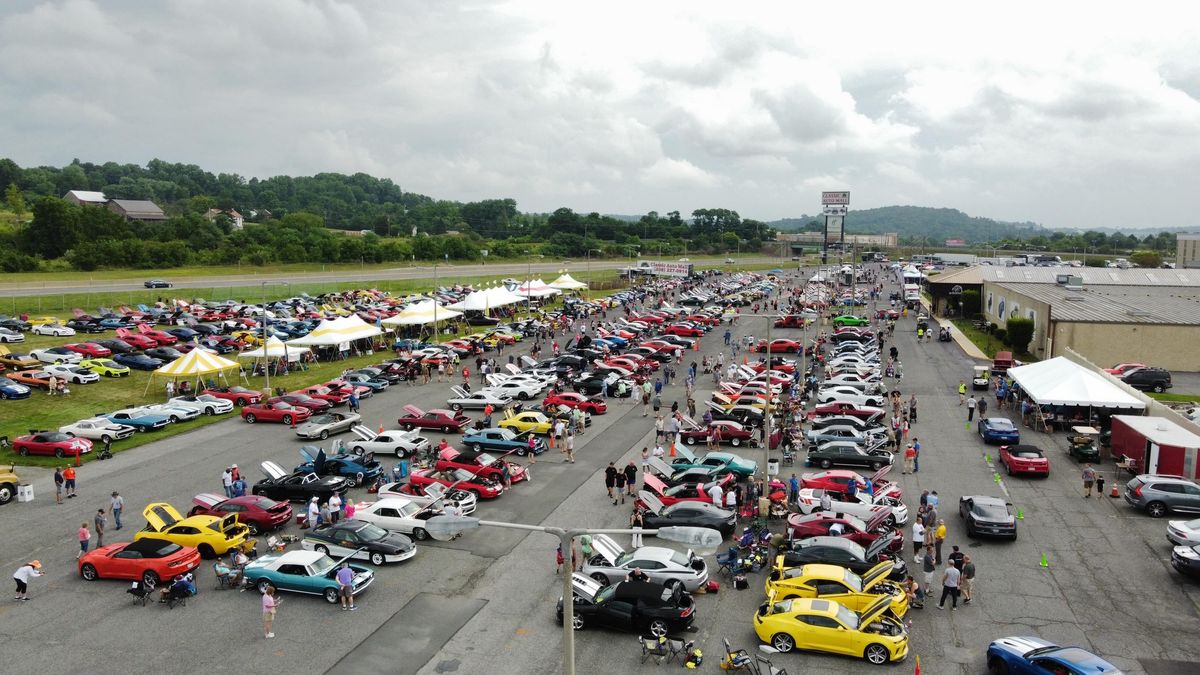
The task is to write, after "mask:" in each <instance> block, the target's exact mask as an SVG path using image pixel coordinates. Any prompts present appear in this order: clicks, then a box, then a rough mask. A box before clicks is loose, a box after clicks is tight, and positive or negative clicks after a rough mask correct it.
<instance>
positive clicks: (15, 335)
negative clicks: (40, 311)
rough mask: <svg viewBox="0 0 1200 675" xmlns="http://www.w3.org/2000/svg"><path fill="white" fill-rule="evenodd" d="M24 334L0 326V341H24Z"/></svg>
mask: <svg viewBox="0 0 1200 675" xmlns="http://www.w3.org/2000/svg"><path fill="white" fill-rule="evenodd" d="M24 341H25V335H24V334H22V333H19V332H17V331H15V330H12V329H10V328H0V342H24Z"/></svg>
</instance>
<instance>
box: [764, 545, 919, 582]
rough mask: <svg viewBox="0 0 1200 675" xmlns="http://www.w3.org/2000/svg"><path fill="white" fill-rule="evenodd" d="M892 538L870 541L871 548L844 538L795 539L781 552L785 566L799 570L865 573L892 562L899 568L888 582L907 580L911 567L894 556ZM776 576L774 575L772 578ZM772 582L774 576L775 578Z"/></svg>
mask: <svg viewBox="0 0 1200 675" xmlns="http://www.w3.org/2000/svg"><path fill="white" fill-rule="evenodd" d="M895 536H896V535H894V534H893V535H892V536H891V537H879V538H877V539H876V540H875V541H873V542H871V546H870V548H863V547H862V546H860V545H859V544H857V543H855V542H853V541H851V540H849V539H846V538H844V537H809V538H807V539H792V540H791V541H789V542H787V544H786V546H785V548H782V549H780V554H781V555H782V556H783V566H784V567H799V566H800V565H809V564H813V563H817V564H822V565H838V566H840V567H845V568H846V569H848V570H850V571H851V572H854V573H855V574H866V573H867V571H868V570H870V569H871V568H872V567H875V566H876V565H878V564H879V563H880V562H882V561H884V560H892V561H894V562H895V563H896V566H895V567H893V568H892V572H891V574H889V575H888V578H889V579H893V580H895V581H904V578H905V577H906V576H908V567H906V566H905V564H904V559H903V556H895V557H893V556H891V555H890V554H889V553H888V548H889V547H891V545H892V539H893V538H894V537H895ZM774 574H775V573H774V572H772V575H774ZM771 578H772V579H774V578H775V577H774V576H772V577H771Z"/></svg>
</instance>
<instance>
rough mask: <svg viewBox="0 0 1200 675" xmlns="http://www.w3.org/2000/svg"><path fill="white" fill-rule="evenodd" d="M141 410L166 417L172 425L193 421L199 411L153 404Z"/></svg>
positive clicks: (171, 405)
mask: <svg viewBox="0 0 1200 675" xmlns="http://www.w3.org/2000/svg"><path fill="white" fill-rule="evenodd" d="M141 409H142V410H144V411H146V412H148V413H152V414H155V415H166V417H167V419H169V420H171V423H172V424H175V423H176V422H187V421H189V420H194V419H196V418H197V417H199V416H200V411H199V410H197V409H195V408H185V407H183V406H181V405H176V404H174V403H154V404H151V405H144V406H142V407H141Z"/></svg>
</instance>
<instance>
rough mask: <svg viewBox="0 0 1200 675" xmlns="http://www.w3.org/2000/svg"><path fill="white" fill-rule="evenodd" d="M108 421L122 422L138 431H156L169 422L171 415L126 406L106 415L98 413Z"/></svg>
mask: <svg viewBox="0 0 1200 675" xmlns="http://www.w3.org/2000/svg"><path fill="white" fill-rule="evenodd" d="M100 417H103V418H105V419H107V420H109V421H110V422H116V423H117V424H124V425H125V426H128V427H133V428H134V429H137V430H138V431H157V430H159V429H162V428H163V427H165V426H167V425H168V424H170V423H171V416H170V415H164V414H162V413H156V412H150V411H148V410H139V409H138V408H126V409H125V410H118V411H116V412H111V413H108V414H106V415H100Z"/></svg>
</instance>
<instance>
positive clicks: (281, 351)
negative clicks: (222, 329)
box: [237, 335, 309, 361]
mask: <svg viewBox="0 0 1200 675" xmlns="http://www.w3.org/2000/svg"><path fill="white" fill-rule="evenodd" d="M308 351H309V349H308V347H301V346H299V345H293V346H289V345H285V344H283V340H280V339H279V338H277V337H275V336H274V335H272V336H271V337H269V338H267V344H265V345H263V346H261V347H259V348H258V349H251V350H250V351H248V352H242V353H240V354H238V355H237V356H238V358H239V359H261V358H264V357H268V358H273V359H274V358H278V357H280V356H287V360H288V361H298V360H300V357H301V356H303V355H304V354H306V353H308Z"/></svg>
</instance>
